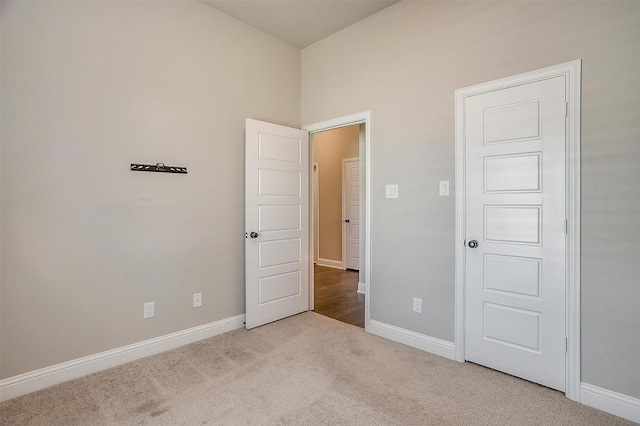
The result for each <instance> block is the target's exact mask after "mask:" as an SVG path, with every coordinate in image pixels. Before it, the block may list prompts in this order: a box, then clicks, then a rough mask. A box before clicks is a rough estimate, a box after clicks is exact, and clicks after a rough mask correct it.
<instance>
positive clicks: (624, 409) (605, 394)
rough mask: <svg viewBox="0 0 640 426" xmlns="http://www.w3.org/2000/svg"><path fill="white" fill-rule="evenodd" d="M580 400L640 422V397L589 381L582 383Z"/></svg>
mask: <svg viewBox="0 0 640 426" xmlns="http://www.w3.org/2000/svg"><path fill="white" fill-rule="evenodd" d="M580 402H582V403H583V404H584V405H588V406H589V407H593V408H597V409H598V410H602V411H605V412H607V413H610V414H614V415H616V416H618V417H622V418H623V419H627V420H631V421H632V422H636V423H640V399H638V398H633V397H631V396H627V395H624V394H622V393H618V392H614V391H610V390H608V389H604V388H601V387H598V386H594V385H590V384H588V383H584V382H582V383H580Z"/></svg>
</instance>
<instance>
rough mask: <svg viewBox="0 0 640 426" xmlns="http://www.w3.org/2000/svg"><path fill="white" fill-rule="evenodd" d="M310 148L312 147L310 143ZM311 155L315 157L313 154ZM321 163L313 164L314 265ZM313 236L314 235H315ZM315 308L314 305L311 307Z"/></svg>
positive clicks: (317, 253) (316, 255)
mask: <svg viewBox="0 0 640 426" xmlns="http://www.w3.org/2000/svg"><path fill="white" fill-rule="evenodd" d="M309 139H311V138H309ZM309 144H310V145H309V148H310V149H311V147H312V145H311V142H309ZM309 155H311V156H313V152H311V153H310V154H309ZM319 189H320V163H316V162H314V163H313V191H314V192H313V202H312V204H311V205H312V206H313V208H312V209H311V210H312V211H311V215H312V216H311V224H312V225H313V226H314V230H313V234H315V235H314V236H313V261H314V263H316V262H319V261H320V191H319ZM316 190H318V191H317V192H318V198H317V199H316ZM313 234H312V235H313ZM311 306H313V305H311Z"/></svg>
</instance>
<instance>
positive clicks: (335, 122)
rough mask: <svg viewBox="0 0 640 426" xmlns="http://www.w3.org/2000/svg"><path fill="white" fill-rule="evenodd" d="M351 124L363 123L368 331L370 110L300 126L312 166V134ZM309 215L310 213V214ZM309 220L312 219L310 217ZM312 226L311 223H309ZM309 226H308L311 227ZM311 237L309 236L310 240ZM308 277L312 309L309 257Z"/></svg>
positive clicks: (367, 320) (366, 314)
mask: <svg viewBox="0 0 640 426" xmlns="http://www.w3.org/2000/svg"><path fill="white" fill-rule="evenodd" d="M352 124H364V125H365V149H364V152H362V151H363V150H360V151H359V159H360V164H364V168H365V217H364V235H365V238H364V270H365V282H364V284H365V292H366V296H365V298H364V329H365V330H366V331H369V327H370V324H369V323H370V321H371V285H370V281H369V280H370V278H369V277H370V276H371V233H370V226H371V111H363V112H358V113H355V114H351V115H347V116H344V117H339V118H335V119H332V120H327V121H323V122H320V123H314V124H308V125H305V126H303V127H302V129H303V130H306V131H308V132H309V134H310V136H311V138H310V142H309V143H310V146H309V164H310V165H311V166H312V167H313V135H314V134H315V133H319V132H324V131H327V130H332V129H337V128H340V127H345V126H350V125H352ZM309 181H310V186H311V187H310V188H309V191H310V193H311V194H313V179H309ZM310 216H311V215H310ZM309 220H313V219H312V218H311V217H310V219H309ZM311 226H313V223H311ZM311 226H310V228H311ZM312 239H313V238H310V240H312ZM310 262H311V263H310V277H309V309H313V307H314V300H313V289H314V281H313V259H310Z"/></svg>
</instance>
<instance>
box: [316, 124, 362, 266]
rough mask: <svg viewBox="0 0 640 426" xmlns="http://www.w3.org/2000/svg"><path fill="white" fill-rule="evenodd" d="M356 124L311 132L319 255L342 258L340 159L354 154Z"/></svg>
mask: <svg viewBox="0 0 640 426" xmlns="http://www.w3.org/2000/svg"><path fill="white" fill-rule="evenodd" d="M359 128H360V126H359V125H357V124H355V125H352V126H347V127H342V128H339V129H334V130H329V131H326V132H320V133H316V134H314V135H313V161H314V162H316V163H318V168H319V170H320V172H319V178H320V203H319V204H320V205H319V207H320V222H319V225H320V226H319V228H320V229H319V233H320V256H319V257H320V259H328V260H335V261H339V262H342V174H343V170H342V160H344V159H346V158H358V141H359V132H360V129H359Z"/></svg>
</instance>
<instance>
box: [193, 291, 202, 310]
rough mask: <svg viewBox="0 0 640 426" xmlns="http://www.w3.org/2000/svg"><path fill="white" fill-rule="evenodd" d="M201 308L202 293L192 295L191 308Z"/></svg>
mask: <svg viewBox="0 0 640 426" xmlns="http://www.w3.org/2000/svg"><path fill="white" fill-rule="evenodd" d="M200 306H202V293H193V307H194V308H199V307H200Z"/></svg>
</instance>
